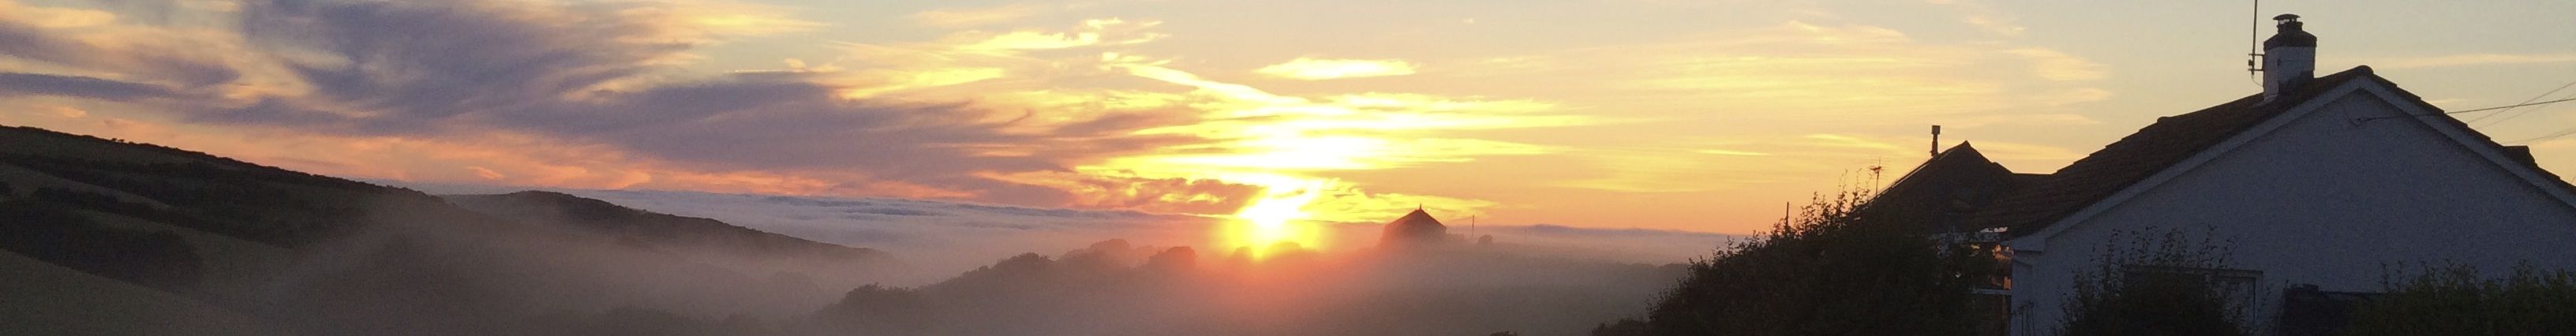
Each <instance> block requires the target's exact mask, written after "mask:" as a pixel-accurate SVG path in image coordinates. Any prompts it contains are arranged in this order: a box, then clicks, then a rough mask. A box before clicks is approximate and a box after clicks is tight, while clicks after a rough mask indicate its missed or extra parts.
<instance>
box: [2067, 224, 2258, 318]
mask: <svg viewBox="0 0 2576 336" xmlns="http://www.w3.org/2000/svg"><path fill="white" fill-rule="evenodd" d="M2120 234H2123V235H2125V234H2126V233H2120ZM2119 239H2120V238H2116V237H2115V238H2113V240H2115V241H2116V240H2119ZM2228 252H2229V251H2228V248H2227V244H2223V243H2213V242H2211V241H2210V240H2208V239H2206V238H2204V239H2199V240H2194V239H2190V238H2188V237H2185V236H2184V235H2183V234H2182V233H2181V232H2179V231H2168V232H2165V233H2163V234H2162V235H2159V236H2141V237H2138V239H2136V240H2135V241H2134V242H2133V243H2131V244H2129V245H2127V246H2125V247H2123V246H2118V245H2111V246H2105V247H2104V248H2103V251H2102V255H2101V256H2100V257H2099V259H2097V263H2098V264H2099V265H2100V268H2099V269H2096V270H2093V271H2088V272H2085V273H2080V274H2077V275H2076V280H2075V293H2074V295H2072V296H2071V297H2069V298H2067V300H2066V302H2065V304H2066V306H2065V307H2066V314H2065V315H2064V316H2060V319H2061V321H2060V322H2062V323H2063V325H2062V326H2061V327H2060V328H2061V329H2060V331H2061V333H2062V334H2064V335H2245V334H2248V333H2250V332H2249V331H2247V330H2246V328H2245V323H2244V322H2245V317H2244V316H2245V314H2244V312H2245V310H2246V309H2247V307H2249V306H2251V303H2252V302H2250V301H2251V300H2252V298H2253V297H2254V294H2255V293H2259V292H2261V291H2259V290H2255V289H2253V288H2250V286H2253V285H2254V284H2253V280H2252V279H2251V278H2250V277H2248V278H2242V280H2243V281H2242V282H2236V281H2230V279H2231V278H2235V277H2232V276H2231V275H2232V274H2230V273H2232V272H2241V271H2231V270H2228V269H2227V265H2228V260H2227V258H2226V256H2227V254H2228Z"/></svg>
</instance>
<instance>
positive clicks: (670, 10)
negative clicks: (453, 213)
mask: <svg viewBox="0 0 2576 336" xmlns="http://www.w3.org/2000/svg"><path fill="white" fill-rule="evenodd" d="M2250 5H2251V3H2249V2H2246V1H2200V0H2189V1H2117V2H2095V1H1979V0H1930V1H1921V0H1917V1H1894V0H1890V1H1670V0H1607V1H1581V2H1576V1H1564V2H1542V1H1500V2H1498V1H1401V2H1388V1H1345V0H1316V1H1177V0H1176V1H1153V0H1097V1H1071V2H1046V1H907V2H892V1H808V0H668V1H579V0H560V1H540V0H456V1H353V0H165V1H149V0H131V1H125V0H117V1H55V0H0V124H8V125H19V126H36V127H44V128H49V129H55V130H61V131H66V132H73V133H81V134H90V135H97V136H102V137H113V138H121V139H127V140H133V141H141V142H149V143H156V144H163V145H169V146H174V147H179V148H185V149H191V150H199V151H205V152H209V153H213V154H216V155H223V156H228V157H234V158H238V159H242V160H245V161H250V162H254V163H261V164H267V165H273V166H278V167H283V168H288V169H294V170H300V171H307V172H314V173H321V174H327V175H334V176H343V177H352V178H363V179H371V180H388V181H404V182H417V183H446V184H478V185H493V186H511V187H529V188H562V189H598V190H665V191H686V192H705V193H726V194H761V195H793V196H824V197H871V198H910V199H927V200H939V201H946V202H966V203H975V204H993V205H1007V206H1023V207H1040V208H1065V209H1081V210H1105V211H1136V212H1143V213H1156V214H1181V215H1199V216H1206V217H1214V218H1238V219H1240V220H1244V221H1246V222H1247V223H1250V225H1253V227H1257V228H1261V229H1259V230H1255V231H1261V232H1254V233H1249V234H1253V235H1270V236H1297V235H1312V234H1320V233H1313V232H1306V233H1297V232H1285V231H1279V230H1291V229H1287V228H1294V227H1300V226H1299V225H1309V224H1311V223H1326V222H1358V223H1376V222H1383V221H1385V220H1388V219H1392V218H1395V217H1397V216H1399V215H1401V214H1402V213H1404V212H1406V211H1411V210H1413V209H1415V208H1417V207H1419V208H1422V209H1425V210H1428V211H1431V212H1433V213H1434V214H1435V215H1438V216H1440V217H1442V218H1444V219H1447V220H1448V221H1451V222H1457V221H1462V220H1464V219H1466V218H1469V217H1473V218H1475V219H1474V220H1475V221H1479V222H1481V223H1487V224H1502V225H1533V224H1549V225H1557V226H1563V227H1580V228H1648V229H1660V230H1684V231H1697V232H1714V233H1728V234H1742V233H1750V232H1756V231H1760V230H1763V229H1766V228H1768V227H1769V226H1770V225H1771V224H1772V223H1774V222H1775V221H1777V220H1778V218H1779V217H1780V216H1781V215H1782V210H1783V209H1782V207H1783V206H1784V205H1790V204H1804V203H1805V202H1806V201H1807V200H1808V199H1809V198H1811V197H1813V196H1814V195H1817V194H1819V193H1833V192H1837V191H1840V190H1850V189H1871V188H1875V187H1878V186H1879V185H1881V184H1883V183H1886V182H1888V181H1891V180H1894V179H1896V178H1897V177H1899V176H1901V175H1902V174H1903V173H1904V172H1905V171H1906V170H1907V169H1910V168H1911V167H1913V166H1914V165H1915V164H1917V163H1920V162H1921V160H1923V159H1924V158H1925V157H1926V156H1927V155H1928V153H1927V151H1928V150H1929V147H1931V146H1934V144H1933V142H1932V140H1931V139H1930V138H1929V136H1928V134H1927V128H1928V127H1929V126H1930V125H1936V124H1937V125H1943V126H1944V127H1945V129H1944V132H1943V133H1944V134H1943V135H1942V136H1941V138H1940V141H1941V143H1940V144H1939V145H1940V146H1944V147H1946V146H1951V145H1956V144H1958V143H1960V142H1961V141H1970V142H1973V143H1975V145H1976V147H1977V148H1979V149H1980V150H1982V151H1984V152H1985V153H1986V154H1987V155H1988V156H1989V157H1991V158H1994V159H1996V160H1997V161H1999V162H2001V163H2003V164H2004V165H2005V166H2007V167H2009V168H2011V169H2013V170H2015V171H2018V172H2028V173H2047V172H2052V171H2055V170H2056V169H2057V168H2058V167H2060V166H2063V165H2065V164H2066V163H2067V162H2070V161H2072V160H2074V159H2077V158H2080V157H2082V156H2083V155H2085V154H2087V153H2090V152H2092V151H2093V150H2095V149H2099V148H2100V147H2101V146H2102V145H2104V144H2108V143H2110V142H2111V141H2113V140H2116V139H2118V138H2120V137H2121V136H2124V135H2127V134H2128V133H2130V132H2132V131H2134V130H2136V129H2137V128H2139V127H2143V126H2145V125H2147V124H2148V123H2151V122H2152V121H2153V120H2154V118H2156V117H2159V116H2165V115H2173V114H2180V113H2184V112H2189V111H2192V110H2197V109H2199V108H2202V107H2206V106H2210V105H2216V104H2218V103H2222V102H2226V101H2229V100H2232V99H2234V98H2238V97H2242V96H2244V95H2248V94H2254V93H2258V92H2259V90H2260V88H2259V86H2257V85H2256V84H2255V83H2254V82H2253V81H2252V80H2251V79H2250V78H2251V77H2250V76H2249V74H2248V73H2247V72H2246V71H2245V70H2244V68H2245V67H2244V61H2245V59H2246V56H2245V54H2246V53H2247V47H2248V45H2249V43H2250V40H2249V39H2250V38H2251V37H2249V29H2253V28H2256V27H2257V26H2256V24H2257V23H2258V22H2260V23H2261V25H2260V26H2259V27H2260V32H2259V34H2260V35H2263V36H2269V35H2270V34H2271V28H2270V24H2269V21H2268V20H2262V19H2267V18H2269V17H2271V16H2272V15H2274V14H2279V13H2297V14H2301V15H2303V16H2305V17H2306V19H2305V21H2306V22H2308V23H2307V29H2308V30H2309V31H2311V32H2314V33H2315V34H2316V35H2318V36H2319V37H2320V38H2319V39H2320V42H2319V44H2320V45H2321V47H2320V48H2319V51H2318V55H2319V62H2318V63H2319V67H2318V68H2319V71H2320V72H2332V71H2340V70H2342V69H2346V68H2350V67H2352V66H2356V65H2370V66H2372V67H2373V68H2374V69H2376V70H2377V73H2378V74H2380V75H2381V76H2384V77H2387V78H2390V79H2392V80H2394V81H2395V82H2397V83H2398V84H2399V85H2401V86H2402V87H2404V88H2405V89H2407V90H2410V91H2412V92H2414V93H2417V94H2419V95H2422V96H2424V97H2425V98H2426V99H2427V100H2429V101H2431V102H2432V103H2434V104H2435V105H2437V106H2441V107H2443V108H2445V109H2450V110H2463V109H2470V108H2481V107H2490V106H2500V105H2509V104H2514V103H2518V102H2523V101H2526V100H2530V99H2535V97H2548V98H2551V99H2555V98H2558V97H2571V96H2576V89H2568V90H2566V91H2558V92H2555V93H2550V94H2547V95H2544V93H2546V92H2550V91H2552V90H2551V89H2553V88H2558V87H2561V86H2562V85H2565V84H2569V83H2572V82H2576V21H2571V20H2566V19H2565V18H2564V16H2565V14H2567V13H2576V2H2567V1H2554V0H2531V1H2502V0H2498V1H2444V2H2414V1H2269V2H2265V3H2263V4H2262V8H2261V12H2260V13H2257V12H2255V11H2254V9H2253V8H2249V6H2250ZM2460 116H2461V117H2462V118H2464V119H2478V121H2477V122H2473V123H2472V125H2473V126H2475V127H2476V128H2477V129H2478V130H2480V131H2483V132H2486V133H2487V134H2489V135H2491V136H2494V137H2495V138H2497V139H2498V140H2499V141H2502V142H2505V143H2506V144H2508V145H2530V146H2532V147H2533V148H2534V150H2533V152H2534V153H2535V155H2536V156H2537V157H2539V160H2540V162H2541V163H2542V165H2543V166H2544V167H2546V168H2549V169H2552V170H2554V171H2559V172H2562V175H2565V173H2563V172H2576V136H2568V135H2566V133H2568V131H2570V130H2571V127H2576V104H2562V105H2551V106H2540V107H2533V108H2523V109H2515V110H2509V111H2503V112H2490V113H2478V114H2463V115H2460ZM2552 135H2557V136H2556V137H2551V136H2552ZM1453 224H1454V223H1453ZM1282 225H1285V226H1282ZM1264 230H1268V231H1264Z"/></svg>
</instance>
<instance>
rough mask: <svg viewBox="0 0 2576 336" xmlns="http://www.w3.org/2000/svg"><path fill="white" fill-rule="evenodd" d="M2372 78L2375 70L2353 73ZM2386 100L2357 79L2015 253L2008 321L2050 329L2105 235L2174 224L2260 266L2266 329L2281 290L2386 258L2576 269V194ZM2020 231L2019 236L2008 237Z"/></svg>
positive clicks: (2342, 287)
mask: <svg viewBox="0 0 2576 336" xmlns="http://www.w3.org/2000/svg"><path fill="white" fill-rule="evenodd" d="M2356 85H2375V84H2356ZM2399 111H2400V110H2398V109H2397V108H2396V107H2395V105H2390V103H2388V101H2385V100H2381V99H2380V98H2378V97H2376V96H2373V95H2372V94H2369V93H2366V92H2365V91H2355V92H2354V94H2351V95H2345V96H2343V97H2342V98H2339V99H2337V100H2335V101H2333V102H2332V103H2330V104H2327V105H2324V106H2322V107H2321V108H2320V109H2319V110H2316V111H2313V112H2311V113H2308V114H2306V115H2303V116H2297V118H2296V119H2291V120H2292V121H2291V122H2290V123H2288V124H2286V125H2283V126H2282V127H2281V128H2279V129H2277V130H2275V131H2273V132H2272V133H2268V134H2264V135H2261V136H2260V137H2257V138H2255V139H2254V140H2252V141H2250V142H2247V143H2245V144H2244V145H2243V146H2241V147H2236V148H2235V149H2234V150H2233V151H2230V152H2226V153H2224V154H2222V155H2220V156H2217V157H2215V158H2214V159H2212V160H2210V161H2208V162H2206V163H2205V164H2203V165H2200V166H2197V167H2195V168H2192V169H2191V170H2189V171H2187V172H2185V173H2182V174H2180V175H2176V176H2175V177H2174V178H2173V179H2171V180H2167V181H2166V182H2165V183H2162V184H2159V185H2155V186H2153V187H2152V188H2150V189H2144V190H2143V192H2142V193H2139V194H2137V195H2136V196H2135V197H2134V198H2131V199H2129V200H2128V201H2126V202H2120V203H2116V204H2115V205H2113V206H2112V207H2110V208H2107V210H2105V211H2102V212H2100V213H2098V214H2097V215H2095V216H2092V217H2089V218H2086V219H2082V220H2083V222H2081V223H2057V225H2069V224H2072V225H2071V226H2066V227H2064V228H2063V231H2059V232H2057V233H2056V234H2055V235H2052V236H2045V237H2036V236H2035V237H2026V238H2025V240H2027V239H2042V238H2044V239H2045V245H2044V248H2045V249H2046V250H2045V251H2044V252H2038V253H2030V252H2021V253H2018V254H2017V255H2016V256H2015V266H2014V274H2013V281H2014V288H2013V297H2014V298H2013V301H2014V305H2015V308H2016V310H2017V311H2016V313H2015V321H2014V322H2013V323H2014V328H2015V332H2014V334H2016V335H2050V334H2054V330H2055V329H2056V328H2057V327H2058V326H2059V325H2061V323H2060V321H2059V316H2060V314H2059V308H2060V306H2061V304H2062V300H2064V298H2065V297H2066V296H2067V295H2069V293H2070V292H2071V291H2072V288H2073V282H2074V277H2075V274H2076V273H2077V272H2080V271H2086V270H2093V269H2098V268H2099V267H2100V266H2099V265H2100V264H2099V263H2098V262H2097V260H2098V258H2099V256H2101V255H2102V253H2103V251H2104V250H2103V246H2106V245H2105V244H2110V243H2119V244H2132V243H2135V242H2136V240H2135V239H2136V238H2134V237H2120V238H2115V235H2118V234H2119V233H2120V232H2128V233H2129V234H2128V235H2130V236H2136V235H2138V234H2142V233H2143V234H2160V233H2159V232H2165V231H2167V230H2181V231H2182V232H2184V233H2186V234H2190V235H2201V236H2210V238H2215V239H2216V240H2219V241H2224V242H2228V244H2230V246H2229V247H2230V248H2232V249H2233V253H2232V254H2231V255H2229V256H2228V257H2229V259H2232V263H2231V266H2232V267H2231V268H2234V269H2244V270H2254V271H2259V272H2262V275H2261V277H2260V278H2259V279H2258V281H2257V283H2259V284H2262V285H2263V286H2264V288H2262V289H2261V291H2259V292H2258V294H2257V295H2255V297H2256V298H2258V299H2261V301H2260V302H2257V303H2256V306H2255V307H2254V309H2253V311H2252V312H2249V314H2248V316H2247V317H2248V320H2250V321H2249V322H2253V323H2254V324H2256V325H2257V328H2258V329H2268V326H2269V324H2270V322H2272V321H2271V320H2272V319H2273V318H2275V316H2276V314H2277V312H2278V309H2277V308H2276V306H2274V305H2273V304H2276V303H2277V301H2278V300H2279V298H2280V294H2279V293H2280V290H2281V289H2284V288H2287V287H2288V286H2289V285H2292V284H2314V285H2318V286H2319V287H2321V289H2324V290H2328V291H2361V292H2379V291H2384V288H2383V286H2382V283H2381V281H2382V279H2383V275H2386V270H2387V268H2384V267H2383V266H2394V265H2401V264H2412V263H2422V262H2432V263H2445V262H2456V263H2462V264H2467V265H2474V266H2476V267H2478V268H2479V269H2481V270H2483V271H2486V272H2488V273H2489V274H2494V273H2496V272H2505V271H2509V270H2510V269H2511V268H2512V267H2514V266H2516V265H2517V264H2520V263H2524V262H2529V263H2532V264H2533V265H2535V266H2540V267H2544V268H2558V269H2576V207H2570V206H2569V205H2567V204H2566V203H2563V202H2562V201H2560V200H2559V199H2557V198H2554V197H2553V196H2551V194H2550V193H2549V192H2548V191H2547V190H2546V189H2542V187H2539V186H2535V185H2533V184H2532V183H2529V182H2526V181H2525V180H2522V179H2520V178H2519V177H2517V176H2516V175H2513V174H2512V173H2511V172H2509V171H2508V170H2506V169H2504V168H2502V167H2499V166H2497V165H2496V164H2493V163H2490V162H2489V161H2488V159H2487V158H2485V157H2482V156H2479V154H2477V153H2476V152H2473V151H2472V150H2471V149H2470V148H2469V147H2467V146H2465V145H2462V144H2460V143H2459V142H2457V141H2454V140H2451V139H2449V138H2447V137H2445V136H2443V135H2442V134H2441V133H2438V131H2436V130H2435V129H2434V128H2432V126H2431V125H2428V124H2426V123H2424V122H2418V121H2414V120H2408V119H2406V118H2399V119H2381V120H2374V121H2369V122H2366V123H2362V124H2359V125H2355V124H2354V123H2353V120H2354V119H2355V118H2359V117H2367V116H2391V115H2397V114H2399V113H2401V112H2399ZM2017 243H2022V242H2020V241H2017Z"/></svg>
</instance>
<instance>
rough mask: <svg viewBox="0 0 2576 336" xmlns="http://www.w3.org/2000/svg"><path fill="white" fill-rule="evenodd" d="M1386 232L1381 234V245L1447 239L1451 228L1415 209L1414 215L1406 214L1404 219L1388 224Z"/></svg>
mask: <svg viewBox="0 0 2576 336" xmlns="http://www.w3.org/2000/svg"><path fill="white" fill-rule="evenodd" d="M1384 230H1385V231H1382V232H1380V233H1379V236H1378V243H1379V244H1387V243H1395V242H1410V241H1437V240H1440V239H1447V238H1448V233H1449V226H1447V225H1441V224H1440V220H1439V219H1434V218H1431V213H1428V212H1423V211H1422V209H1413V213H1408V214H1404V217H1401V218H1396V219H1395V220H1394V221H1390V222H1386V228H1385V229H1384Z"/></svg>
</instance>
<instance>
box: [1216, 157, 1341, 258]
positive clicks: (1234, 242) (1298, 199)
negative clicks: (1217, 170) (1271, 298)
mask: <svg viewBox="0 0 2576 336" xmlns="http://www.w3.org/2000/svg"><path fill="white" fill-rule="evenodd" d="M1231 180H1238V181H1245V182H1251V183H1253V184H1258V185H1261V186H1263V188H1262V189H1263V190H1262V192H1261V196H1260V197H1261V198H1259V199H1255V200H1253V201H1252V202H1251V203H1250V204H1247V205H1245V206H1244V207H1243V210H1242V211H1238V212H1235V214H1234V221H1233V223H1231V224H1229V225H1226V227H1225V228H1224V229H1222V230H1217V231H1218V232H1219V237H1217V240H1218V241H1219V242H1220V243H1222V244H1225V245H1226V246H1230V247H1234V248H1241V249H1243V251H1245V253H1247V254H1248V256H1250V257H1252V258H1253V259H1265V258H1268V257H1270V256H1272V255H1274V254H1277V253H1279V252H1290V251H1293V250H1296V249H1321V248H1323V247H1324V246H1323V243H1324V241H1325V239H1324V230H1323V228H1321V227H1318V226H1316V225H1317V224H1315V223H1311V222H1308V221H1306V219H1307V218H1308V217H1313V214H1311V213H1307V212H1306V210H1305V207H1306V205H1307V204H1310V203H1314V201H1315V199H1316V198H1317V197H1320V196H1322V195H1323V193H1324V191H1325V189H1326V187H1330V186H1331V185H1332V183H1333V181H1332V180H1327V179H1313V178H1299V177H1293V176H1286V175H1273V174H1258V175H1249V176H1234V178H1232V179H1231Z"/></svg>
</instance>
